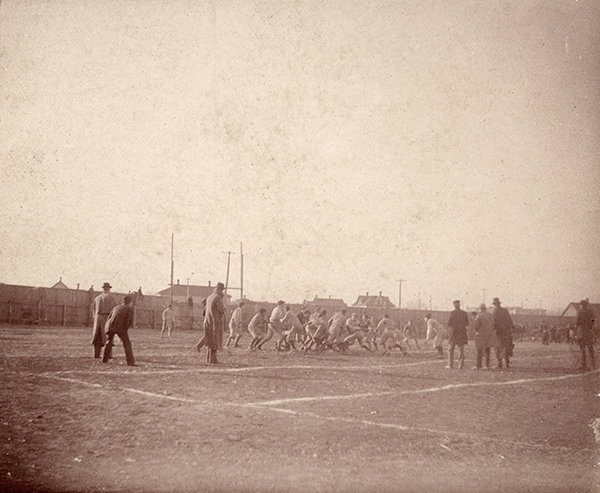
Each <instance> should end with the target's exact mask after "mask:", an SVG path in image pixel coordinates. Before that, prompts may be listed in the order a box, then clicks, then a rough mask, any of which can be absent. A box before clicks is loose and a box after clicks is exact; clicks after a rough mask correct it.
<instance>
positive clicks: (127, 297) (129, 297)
mask: <svg viewBox="0 0 600 493" xmlns="http://www.w3.org/2000/svg"><path fill="white" fill-rule="evenodd" d="M123 301H124V302H125V303H131V296H129V295H127V296H125V298H124V299H123Z"/></svg>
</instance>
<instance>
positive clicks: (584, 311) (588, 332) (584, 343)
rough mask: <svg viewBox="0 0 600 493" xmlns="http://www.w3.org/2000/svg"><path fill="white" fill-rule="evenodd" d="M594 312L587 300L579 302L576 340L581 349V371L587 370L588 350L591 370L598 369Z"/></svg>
mask: <svg viewBox="0 0 600 493" xmlns="http://www.w3.org/2000/svg"><path fill="white" fill-rule="evenodd" d="M593 329H594V312H592V310H591V309H590V307H589V306H588V301H587V300H581V301H580V302H579V311H578V312H577V321H576V322H575V339H576V340H577V342H578V343H579V347H580V348H581V366H580V368H579V369H580V370H581V371H586V370H587V357H586V350H587V351H589V353H590V369H591V370H593V369H594V368H596V361H595V359H594V332H593Z"/></svg>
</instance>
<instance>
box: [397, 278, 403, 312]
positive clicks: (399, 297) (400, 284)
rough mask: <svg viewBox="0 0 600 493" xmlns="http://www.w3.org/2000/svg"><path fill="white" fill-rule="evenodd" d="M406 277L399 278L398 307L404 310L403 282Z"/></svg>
mask: <svg viewBox="0 0 600 493" xmlns="http://www.w3.org/2000/svg"><path fill="white" fill-rule="evenodd" d="M403 281H404V279H398V309H399V310H402V282H403Z"/></svg>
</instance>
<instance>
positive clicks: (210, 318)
mask: <svg viewBox="0 0 600 493" xmlns="http://www.w3.org/2000/svg"><path fill="white" fill-rule="evenodd" d="M224 293H225V285H224V284H223V283H222V282H220V283H218V284H217V287H216V288H215V290H214V292H213V293H212V294H211V295H210V296H209V297H208V298H207V300H206V315H205V316H204V338H203V341H204V342H203V345H205V346H206V347H207V349H208V353H207V355H206V362H207V363H218V361H217V351H218V350H219V349H222V348H223V331H224V330H225V305H224V304H223V295H224Z"/></svg>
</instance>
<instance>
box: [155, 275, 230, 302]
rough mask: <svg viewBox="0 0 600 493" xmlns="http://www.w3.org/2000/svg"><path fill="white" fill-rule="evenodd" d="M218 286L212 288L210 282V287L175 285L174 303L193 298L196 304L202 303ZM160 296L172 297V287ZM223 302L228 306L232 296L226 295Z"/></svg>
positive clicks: (164, 290)
mask: <svg viewBox="0 0 600 493" xmlns="http://www.w3.org/2000/svg"><path fill="white" fill-rule="evenodd" d="M215 287H216V286H211V283H210V281H208V286H198V285H193V284H189V285H188V284H179V279H178V280H177V284H173V301H176V302H180V303H185V302H187V301H188V297H190V298H192V300H193V302H194V303H201V302H202V300H203V299H205V298H208V297H209V296H210V295H211V294H213V292H214V291H215ZM156 294H157V295H158V296H171V287H170V286H169V287H168V288H167V289H163V290H162V291H159V292H158V293H156ZM223 301H224V302H225V304H226V305H228V304H229V303H230V301H231V295H230V294H227V293H225V295H224V297H223Z"/></svg>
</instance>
